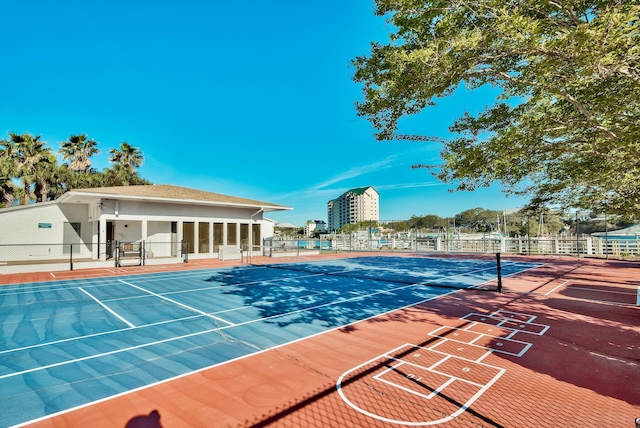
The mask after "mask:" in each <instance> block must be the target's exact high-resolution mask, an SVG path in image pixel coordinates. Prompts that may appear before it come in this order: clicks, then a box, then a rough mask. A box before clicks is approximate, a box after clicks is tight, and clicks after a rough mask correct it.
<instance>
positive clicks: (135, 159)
mask: <svg viewBox="0 0 640 428" xmlns="http://www.w3.org/2000/svg"><path fill="white" fill-rule="evenodd" d="M97 145H98V143H97V142H96V141H94V140H93V139H88V137H87V136H86V135H84V134H82V135H71V136H70V137H69V139H68V140H67V141H63V142H61V143H60V150H59V152H58V153H59V154H60V155H61V156H62V158H63V160H66V161H69V163H68V164H67V163H64V164H59V163H58V161H57V159H56V156H55V154H54V152H53V150H52V149H51V148H50V147H48V146H47V145H46V142H45V141H43V140H42V139H41V137H40V136H33V135H31V134H29V133H23V134H15V133H11V132H10V133H9V139H3V140H0V207H10V206H13V205H14V204H15V203H16V202H18V203H20V204H21V205H26V204H29V203H31V202H46V201H49V200H54V199H56V198H57V197H59V196H61V195H62V194H63V193H64V192H66V191H68V190H71V189H78V188H91V187H105V186H124V185H134V184H151V182H150V181H148V180H145V179H144V178H142V177H140V175H139V174H138V172H137V171H136V168H137V167H139V166H140V165H141V164H142V161H143V160H144V157H143V155H142V152H141V151H140V149H138V148H137V147H134V146H132V145H130V144H128V143H126V142H123V143H122V144H121V146H120V149H111V150H110V151H109V153H110V154H111V159H110V160H111V161H112V162H113V163H114V165H113V167H112V168H106V169H105V170H104V171H96V170H94V169H93V168H91V160H90V158H91V156H93V155H95V154H97V153H99V150H98V149H97ZM18 183H19V185H17V184H18Z"/></svg>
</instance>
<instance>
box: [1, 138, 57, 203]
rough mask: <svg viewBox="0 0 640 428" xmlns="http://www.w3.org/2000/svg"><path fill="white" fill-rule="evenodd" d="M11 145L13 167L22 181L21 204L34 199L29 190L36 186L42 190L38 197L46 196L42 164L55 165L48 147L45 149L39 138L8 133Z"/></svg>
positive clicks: (46, 178)
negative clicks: (13, 160)
mask: <svg viewBox="0 0 640 428" xmlns="http://www.w3.org/2000/svg"><path fill="white" fill-rule="evenodd" d="M9 136H10V137H11V144H12V145H13V149H14V150H15V152H14V159H15V162H16V163H15V167H16V171H17V174H16V175H17V177H19V178H20V179H21V180H22V186H23V189H24V194H23V197H22V202H21V203H22V204H23V205H27V204H29V201H30V200H31V198H32V196H33V197H35V195H34V193H33V192H32V190H31V186H33V185H36V186H38V187H40V188H44V189H45V190H44V191H39V193H40V195H39V196H42V194H44V195H45V197H46V194H47V190H46V188H47V184H48V183H47V180H48V177H47V176H46V175H47V173H46V172H45V171H46V169H45V168H44V165H43V164H48V163H55V156H54V155H53V151H52V150H51V148H49V147H45V143H44V141H42V140H40V136H39V135H38V136H35V137H34V136H32V135H31V134H29V133H24V134H22V135H18V134H14V133H12V132H10V133H9ZM40 199H41V198H40Z"/></svg>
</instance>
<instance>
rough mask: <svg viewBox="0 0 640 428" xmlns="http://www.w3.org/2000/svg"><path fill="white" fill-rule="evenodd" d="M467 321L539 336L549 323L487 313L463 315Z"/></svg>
mask: <svg viewBox="0 0 640 428" xmlns="http://www.w3.org/2000/svg"><path fill="white" fill-rule="evenodd" d="M462 319H465V320H467V321H474V322H477V323H482V324H489V325H493V326H496V327H504V328H508V329H511V330H517V331H518V332H522V333H528V334H535V335H538V336H542V335H543V334H544V333H545V332H546V331H547V329H548V328H549V326H548V325H544V324H536V323H533V322H527V321H517V320H512V319H510V318H504V317H501V316H495V315H487V314H478V313H470V314H467V315H465V316H463V317H462Z"/></svg>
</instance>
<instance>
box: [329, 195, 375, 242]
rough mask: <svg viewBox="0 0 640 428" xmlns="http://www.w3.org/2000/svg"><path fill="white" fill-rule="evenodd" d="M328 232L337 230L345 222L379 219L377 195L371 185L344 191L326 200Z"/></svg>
mask: <svg viewBox="0 0 640 428" xmlns="http://www.w3.org/2000/svg"><path fill="white" fill-rule="evenodd" d="M327 217H328V220H329V226H328V230H329V232H330V233H331V232H335V231H337V230H339V229H340V228H341V227H342V226H344V225H345V224H352V223H358V222H360V221H370V220H373V221H378V220H380V206H379V195H378V192H377V191H376V189H374V188H373V187H371V186H368V187H358V188H356V189H351V190H348V191H346V192H344V193H343V194H342V195H340V196H339V197H337V198H336V199H332V200H330V201H329V202H327Z"/></svg>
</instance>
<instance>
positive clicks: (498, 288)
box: [496, 253, 502, 293]
mask: <svg viewBox="0 0 640 428" xmlns="http://www.w3.org/2000/svg"><path fill="white" fill-rule="evenodd" d="M496 266H497V268H498V287H497V288H496V291H497V292H498V293H502V266H501V265H500V253H496Z"/></svg>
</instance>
